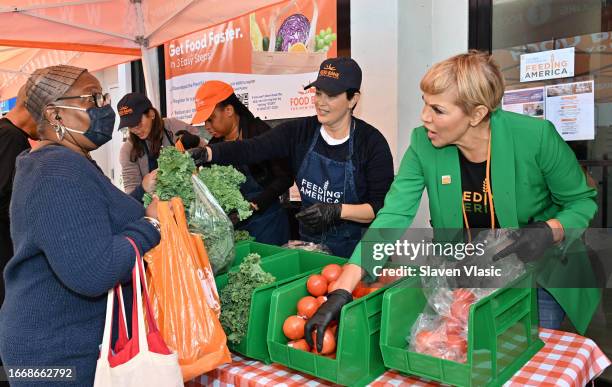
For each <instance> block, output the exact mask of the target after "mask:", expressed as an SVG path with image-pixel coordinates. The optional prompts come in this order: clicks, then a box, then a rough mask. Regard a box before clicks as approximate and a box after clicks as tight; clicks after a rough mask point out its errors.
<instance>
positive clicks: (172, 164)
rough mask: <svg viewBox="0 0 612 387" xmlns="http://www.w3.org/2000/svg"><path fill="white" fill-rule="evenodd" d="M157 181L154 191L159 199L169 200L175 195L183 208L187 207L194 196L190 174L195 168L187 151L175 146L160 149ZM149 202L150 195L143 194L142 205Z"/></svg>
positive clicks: (146, 204)
mask: <svg viewBox="0 0 612 387" xmlns="http://www.w3.org/2000/svg"><path fill="white" fill-rule="evenodd" d="M157 165H158V169H157V183H156V185H155V193H156V194H157V196H159V199H160V200H170V199H172V198H173V197H175V196H178V197H180V198H181V199H182V200H183V205H184V206H185V208H189V205H190V203H191V201H192V200H193V198H194V195H193V187H192V185H191V174H192V173H193V171H194V170H195V169H196V167H195V164H194V162H193V159H192V158H191V156H190V155H189V153H181V152H179V151H178V150H177V149H176V148H175V147H172V146H168V147H164V148H162V149H161V151H160V152H159V158H158V159H157ZM149 203H151V195H150V194H145V196H144V205H145V206H148V205H149Z"/></svg>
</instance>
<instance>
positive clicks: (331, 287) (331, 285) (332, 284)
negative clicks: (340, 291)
mask: <svg viewBox="0 0 612 387" xmlns="http://www.w3.org/2000/svg"><path fill="white" fill-rule="evenodd" d="M334 290H336V281H331V282H330V283H329V285H327V293H328V294H329V293H331V292H333V291H334Z"/></svg>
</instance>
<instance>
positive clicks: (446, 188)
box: [305, 51, 600, 347]
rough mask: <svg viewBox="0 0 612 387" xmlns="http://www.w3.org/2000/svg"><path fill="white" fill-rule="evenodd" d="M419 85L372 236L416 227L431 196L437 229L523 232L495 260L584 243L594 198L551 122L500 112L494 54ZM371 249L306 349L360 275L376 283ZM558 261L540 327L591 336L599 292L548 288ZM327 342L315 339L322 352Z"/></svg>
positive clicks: (543, 279)
mask: <svg viewBox="0 0 612 387" xmlns="http://www.w3.org/2000/svg"><path fill="white" fill-rule="evenodd" d="M420 87H421V91H422V92H423V102H424V105H425V106H424V107H423V111H422V113H421V120H422V121H423V126H421V127H419V128H416V129H414V130H413V131H412V137H411V141H410V147H409V148H408V150H407V151H406V154H405V155H404V158H403V160H402V163H401V166H400V169H399V172H398V175H397V176H396V178H395V180H394V181H393V184H392V186H391V189H390V191H389V193H388V195H387V197H386V198H385V206H384V207H383V208H382V209H381V210H380V211H379V213H378V214H377V216H376V219H375V220H374V222H372V225H371V227H370V229H371V230H372V231H374V230H379V231H381V230H383V229H384V230H390V229H394V230H397V232H403V230H405V229H406V228H408V227H410V225H411V223H412V220H413V219H414V216H415V214H416V211H417V209H418V207H419V202H420V200H421V195H422V193H423V190H424V189H427V193H428V197H429V209H430V214H431V222H432V226H433V227H434V229H439V230H444V229H459V230H461V229H463V230H465V231H466V233H467V234H469V231H470V230H474V229H490V228H499V227H502V228H518V230H517V232H516V233H515V234H514V238H513V239H514V241H513V242H512V244H510V245H509V246H508V247H506V248H505V249H504V250H502V251H501V252H499V253H498V254H497V257H496V258H503V257H505V256H508V255H510V254H512V253H515V254H516V255H517V256H518V258H519V259H521V260H523V261H525V262H529V261H534V260H539V259H540V258H542V257H543V255H544V253H545V252H546V251H547V250H548V249H549V248H550V247H552V246H554V245H558V246H559V247H561V248H562V249H566V248H573V247H575V246H576V245H578V244H579V243H578V244H576V245H574V242H576V241H577V240H578V239H579V236H580V235H579V234H580V232H581V231H582V230H584V229H585V228H587V227H588V225H589V222H590V221H591V219H592V218H593V216H594V215H595V212H596V211H597V202H596V200H595V199H596V195H597V192H596V191H595V190H594V189H593V188H591V187H589V186H588V184H587V181H586V177H585V174H584V173H583V171H582V169H581V168H580V165H579V164H578V162H577V160H576V157H575V155H574V153H573V152H572V150H571V149H570V147H569V146H568V145H567V143H566V142H565V141H563V139H562V138H561V136H560V135H559V134H558V133H557V131H556V129H555V127H554V126H553V125H552V124H551V123H550V122H549V121H545V120H540V119H536V118H532V117H527V116H524V115H520V114H516V113H511V112H505V111H503V110H501V109H499V107H498V106H499V104H500V103H501V99H502V96H503V92H504V82H503V77H502V74H501V71H500V70H499V67H498V65H497V64H496V63H495V62H494V61H493V59H492V58H491V57H490V56H489V55H488V54H485V53H480V52H477V51H471V52H469V53H467V54H461V55H457V56H454V57H452V58H449V59H447V60H444V61H442V62H440V63H437V64H435V65H434V66H432V67H431V68H430V69H429V71H428V72H427V73H426V74H425V76H424V77H423V79H422V80H421V84H420ZM525 139H529V140H527V141H526V140H525ZM476 194H477V195H476ZM476 198H478V199H482V200H476ZM477 206H479V207H477ZM373 234H374V232H373ZM381 234H384V231H381ZM368 238H369V236H368ZM369 240H370V241H371V240H373V239H369ZM364 241H365V239H364ZM385 242H387V241H385ZM365 246H366V244H365V243H361V244H359V245H358V247H357V248H356V249H355V251H354V252H353V254H352V256H351V260H350V263H349V264H348V265H346V266H345V270H344V271H343V272H342V274H341V276H340V277H339V278H338V280H337V282H336V284H337V290H335V291H333V292H332V293H330V294H329V295H328V301H327V302H326V303H325V304H323V305H322V306H321V307H320V308H319V310H318V311H317V313H316V314H315V315H314V316H313V317H312V318H311V319H310V320H308V323H307V324H306V333H305V338H306V340H307V341H309V342H310V340H311V335H310V332H312V331H313V330H314V329H317V332H321V333H322V332H324V330H325V327H326V326H327V325H328V324H329V322H330V321H332V320H335V319H337V318H338V316H339V315H340V311H341V309H342V306H344V305H345V304H346V303H348V302H350V301H351V300H352V296H351V292H352V290H353V289H354V288H355V286H356V285H357V283H358V282H359V280H360V279H361V278H362V276H363V275H365V274H367V275H368V276H370V277H372V278H375V276H374V274H373V273H372V272H371V271H372V269H373V267H374V266H379V265H381V264H382V262H380V261H377V262H376V263H374V262H373V261H372V258H371V255H369V254H368V253H367V250H366V247H365ZM362 250H363V251H364V254H363V256H362ZM553 258H555V259H554V260H550V261H546V264H547V265H550V266H547V267H546V268H544V270H543V271H542V272H543V273H544V276H538V285H539V286H541V287H542V288H539V289H538V304H539V305H538V310H539V320H540V326H542V327H545V328H552V329H558V328H559V327H560V325H561V322H562V320H563V317H564V315H565V313H567V314H568V317H569V318H570V320H571V321H572V322H573V324H574V326H575V327H576V328H577V330H578V331H579V332H584V331H585V330H586V328H587V327H588V325H589V322H590V320H591V317H592V316H593V313H594V311H595V309H596V308H597V305H598V304H599V299H600V295H599V290H598V289H596V288H594V287H592V288H589V287H583V288H569V287H566V288H558V287H556V286H549V285H548V284H550V283H556V284H559V282H551V280H552V278H547V274H548V273H553V272H555V269H556V268H561V267H562V266H561V265H563V263H562V262H560V261H559V259H557V258H556V257H553ZM494 259H495V258H494ZM563 286H567V284H563ZM564 311H565V312H564ZM322 338H323V335H322V334H321V335H320V339H319V338H317V341H318V343H317V345H318V346H319V347H320V346H321V344H322V343H321V340H322ZM311 344H312V343H311Z"/></svg>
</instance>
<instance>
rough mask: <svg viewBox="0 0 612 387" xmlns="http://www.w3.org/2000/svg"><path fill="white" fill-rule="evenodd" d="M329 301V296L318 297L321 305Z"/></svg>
mask: <svg viewBox="0 0 612 387" xmlns="http://www.w3.org/2000/svg"><path fill="white" fill-rule="evenodd" d="M325 301H327V297H325V296H319V297H317V302H318V303H319V306H321V305H323V303H324V302H325Z"/></svg>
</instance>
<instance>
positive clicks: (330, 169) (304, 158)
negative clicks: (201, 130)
mask: <svg viewBox="0 0 612 387" xmlns="http://www.w3.org/2000/svg"><path fill="white" fill-rule="evenodd" d="M311 87H314V88H315V89H316V93H315V98H314V104H315V109H316V113H317V115H316V116H313V117H306V118H300V119H296V120H293V121H290V122H287V123H284V124H281V125H279V126H277V127H275V128H274V129H272V130H270V131H269V132H267V133H265V134H264V135H262V136H259V137H255V138H251V139H247V140H243V141H234V142H223V143H218V144H212V145H210V146H208V147H206V148H203V149H202V148H199V149H197V150H194V151H193V152H192V155H193V156H194V158H195V159H196V163H198V164H203V163H206V162H212V163H217V164H224V163H225V164H228V163H239V164H248V163H258V162H261V161H263V160H269V159H275V158H283V157H287V158H289V160H290V167H291V172H292V174H293V176H295V182H296V184H297V187H298V189H299V192H300V196H301V199H302V211H301V212H299V213H298V214H297V215H296V217H297V219H298V220H299V221H300V238H301V239H302V240H305V241H310V242H315V243H322V244H324V245H326V246H327V247H329V248H330V250H331V251H332V253H333V254H334V255H337V256H341V257H348V256H349V255H350V254H351V252H352V251H353V249H354V248H355V245H356V244H357V243H358V242H359V240H360V239H361V235H362V233H363V231H364V230H365V229H366V228H367V226H368V224H369V223H370V222H371V221H372V220H373V219H374V215H375V214H376V212H377V211H378V210H379V209H380V208H381V207H382V204H383V199H384V196H385V195H386V193H387V191H388V190H389V186H390V184H391V181H392V180H393V159H392V157H391V151H390V150H389V144H387V141H386V140H385V138H384V137H383V135H382V134H381V133H380V132H379V131H378V130H377V129H376V128H374V127H373V126H371V125H369V124H368V123H366V122H365V121H362V120H360V119H358V118H355V117H353V109H354V108H355V105H356V104H357V102H358V101H359V96H360V94H359V89H360V87H361V69H360V68H359V65H358V64H357V62H355V61H354V60H353V59H351V58H332V59H327V60H325V61H324V62H323V63H322V64H321V68H320V70H319V75H318V77H317V79H316V81H314V82H313V83H312V84H310V85H308V86H306V87H305V89H309V88H311Z"/></svg>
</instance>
